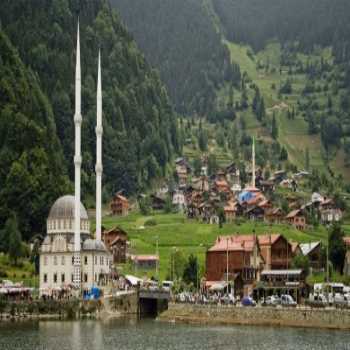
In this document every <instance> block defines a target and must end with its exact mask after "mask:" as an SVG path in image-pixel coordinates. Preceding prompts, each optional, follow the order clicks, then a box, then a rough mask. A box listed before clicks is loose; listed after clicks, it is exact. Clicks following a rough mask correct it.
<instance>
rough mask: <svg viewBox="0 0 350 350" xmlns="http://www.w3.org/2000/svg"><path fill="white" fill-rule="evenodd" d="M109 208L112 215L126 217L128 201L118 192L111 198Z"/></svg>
mask: <svg viewBox="0 0 350 350" xmlns="http://www.w3.org/2000/svg"><path fill="white" fill-rule="evenodd" d="M110 208H111V212H112V214H113V215H117V216H126V215H128V214H129V201H128V200H127V198H126V197H124V196H122V195H121V194H120V193H119V192H118V193H116V194H115V196H114V197H113V199H112V202H111V204H110Z"/></svg>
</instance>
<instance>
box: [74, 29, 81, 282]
mask: <svg viewBox="0 0 350 350" xmlns="http://www.w3.org/2000/svg"><path fill="white" fill-rule="evenodd" d="M76 55H77V58H76V59H77V62H76V68H75V114H74V124H75V155H74V167H75V181H74V185H75V192H74V194H75V196H74V197H75V203H74V285H75V286H76V287H77V288H80V286H81V273H80V267H81V265H80V249H81V246H80V169H81V122H82V117H81V72H80V39H79V22H78V30H77V54H76Z"/></svg>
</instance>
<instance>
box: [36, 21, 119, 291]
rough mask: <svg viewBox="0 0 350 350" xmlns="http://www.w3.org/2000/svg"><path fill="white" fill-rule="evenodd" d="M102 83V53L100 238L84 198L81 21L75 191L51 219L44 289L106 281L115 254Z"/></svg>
mask: <svg viewBox="0 0 350 350" xmlns="http://www.w3.org/2000/svg"><path fill="white" fill-rule="evenodd" d="M101 86H102V84H101V57H100V54H99V61H98V82H97V125H96V239H93V238H92V236H91V234H90V222H89V217H88V214H87V211H86V209H85V208H84V206H83V204H82V203H81V201H80V190H81V185H80V177H81V162H82V159H81V123H82V116H81V71H80V38H79V24H78V32H77V56H76V76H75V115H74V124H75V156H74V165H75V193H74V196H72V195H66V196H63V197H60V198H59V199H57V200H56V202H55V203H54V204H53V206H52V207H51V210H50V213H49V217H48V219H47V236H46V237H45V239H44V241H43V243H42V245H41V249H40V290H41V291H42V293H44V291H50V290H51V291H53V290H60V289H62V288H64V289H65V288H69V287H74V289H75V290H77V291H82V290H87V289H91V288H92V287H94V286H101V285H106V283H107V282H108V278H109V275H110V268H111V264H112V256H111V254H110V253H109V251H108V250H107V249H106V247H105V245H104V243H103V242H102V240H101V186H102V134H103V130H102V87H101Z"/></svg>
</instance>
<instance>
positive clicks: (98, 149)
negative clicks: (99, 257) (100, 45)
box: [95, 51, 103, 241]
mask: <svg viewBox="0 0 350 350" xmlns="http://www.w3.org/2000/svg"><path fill="white" fill-rule="evenodd" d="M96 106H97V108H96V115H97V123H96V168H95V171H96V239H97V240H99V241H100V240H101V217H102V208H101V206H102V204H101V203H102V194H101V193H102V171H103V167H102V134H103V128H102V82H101V52H100V51H99V52H98V74H97V103H96Z"/></svg>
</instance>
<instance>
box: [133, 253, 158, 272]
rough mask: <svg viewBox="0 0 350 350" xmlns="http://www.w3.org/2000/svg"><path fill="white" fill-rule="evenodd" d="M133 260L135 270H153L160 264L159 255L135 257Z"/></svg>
mask: <svg viewBox="0 0 350 350" xmlns="http://www.w3.org/2000/svg"><path fill="white" fill-rule="evenodd" d="M132 260H133V262H134V265H135V268H137V269H140V270H153V269H156V267H157V265H158V264H159V256H158V255H135V256H133V257H132Z"/></svg>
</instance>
